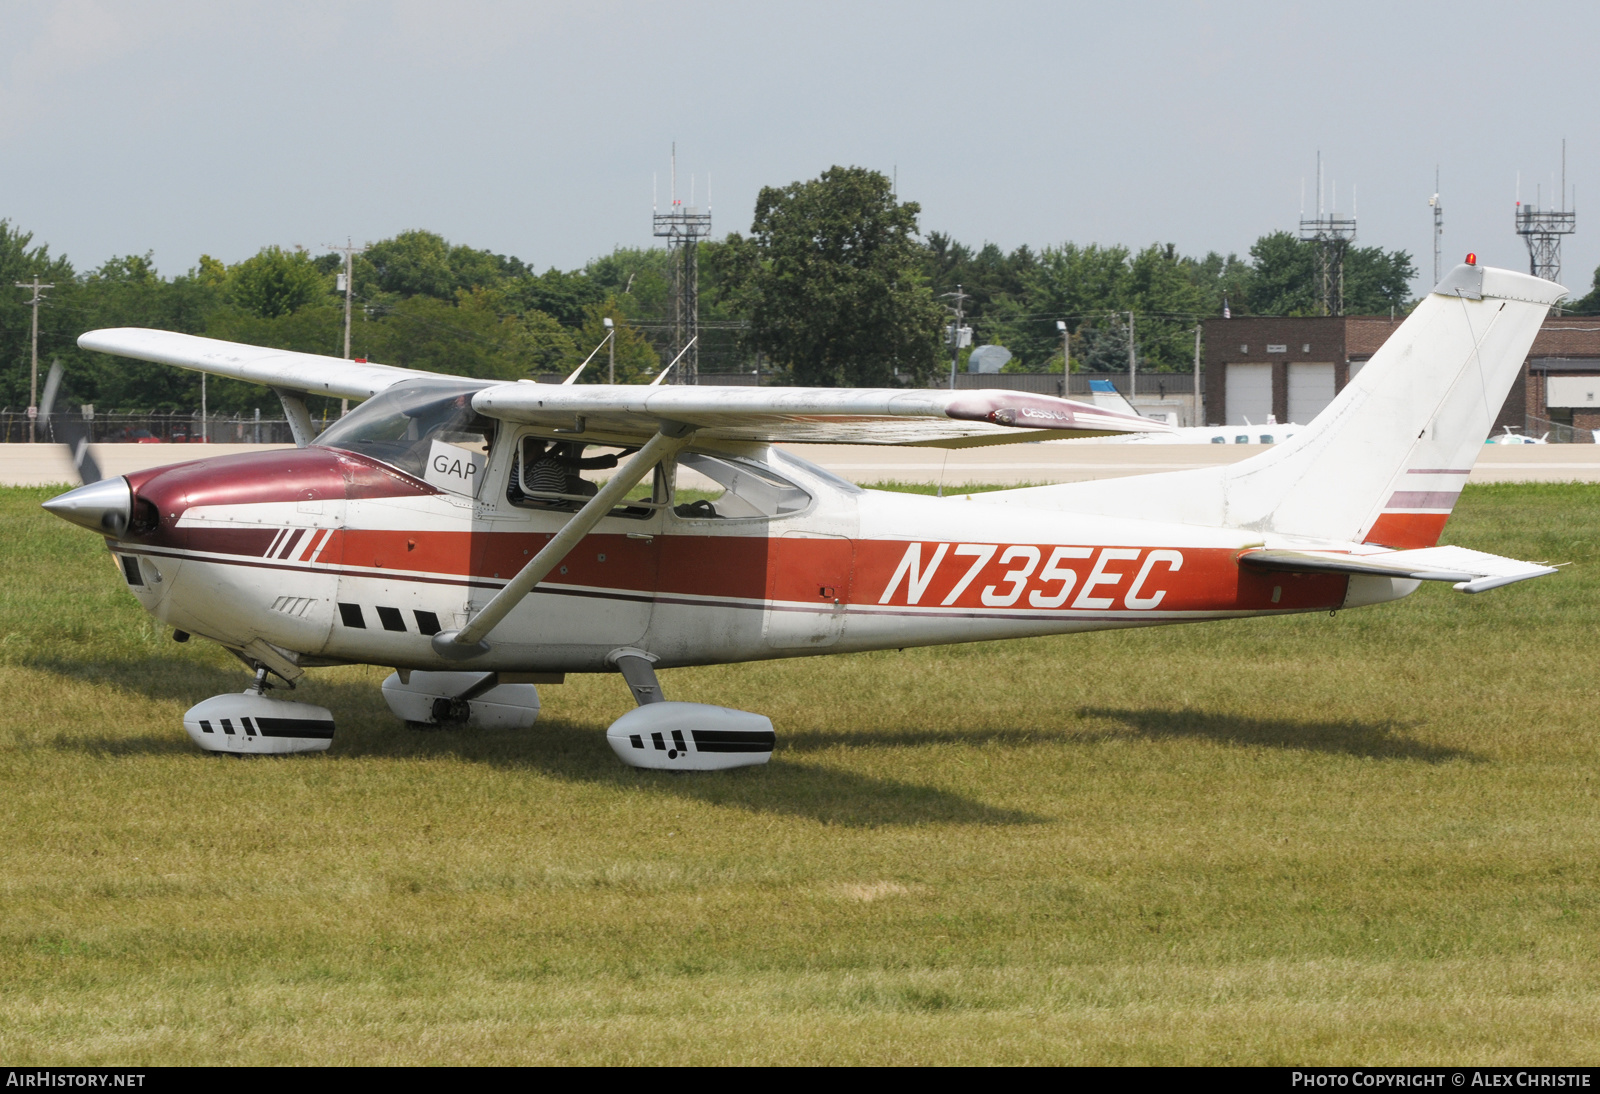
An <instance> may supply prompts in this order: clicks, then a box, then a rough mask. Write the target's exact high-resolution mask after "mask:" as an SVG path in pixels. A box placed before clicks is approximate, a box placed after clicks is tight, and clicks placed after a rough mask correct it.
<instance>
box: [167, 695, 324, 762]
mask: <svg viewBox="0 0 1600 1094" xmlns="http://www.w3.org/2000/svg"><path fill="white" fill-rule="evenodd" d="M183 728H184V729H186V730H188V731H189V736H190V738H191V739H192V740H193V741H194V743H195V744H197V745H199V746H200V747H201V748H203V749H205V750H206V751H207V752H232V753H235V754H236V755H240V756H249V755H269V756H270V755H282V754H284V753H288V752H322V751H325V750H326V749H327V747H328V746H329V745H331V744H333V715H332V714H330V713H328V708H327V707H318V706H312V705H311V704H310V703H290V702H287V701H285V700H283V699H269V698H267V697H266V696H265V695H262V694H260V693H259V692H257V691H255V690H253V689H252V690H250V691H247V692H244V693H243V694H241V695H214V696H212V697H211V698H210V699H207V700H206V701H205V702H203V703H197V704H196V705H194V706H192V707H190V708H189V709H188V710H187V711H186V712H185V713H184V715H183Z"/></svg>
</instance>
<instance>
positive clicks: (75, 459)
mask: <svg viewBox="0 0 1600 1094" xmlns="http://www.w3.org/2000/svg"><path fill="white" fill-rule="evenodd" d="M60 391H61V358H59V357H57V358H54V359H53V360H51V362H50V374H49V375H48V376H46V377H45V381H44V398H42V399H40V400H39V417H40V418H42V419H44V422H45V428H46V429H48V430H49V431H50V435H51V436H52V437H53V438H54V439H55V440H56V442H57V443H58V444H64V445H66V446H67V448H68V449H69V450H70V451H71V452H72V465H73V466H74V467H76V468H77V469H78V476H79V478H81V479H82V480H83V483H84V485H85V486H87V485H88V484H89V483H91V482H99V481H100V480H101V479H102V478H104V477H105V476H104V475H102V474H101V473H100V465H99V464H98V463H96V462H95V458H94V456H93V455H92V454H91V453H90V452H89V442H90V440H91V439H92V435H93V429H92V427H91V426H90V425H89V423H88V422H87V421H85V420H84V419H83V417H82V416H81V415H80V416H79V417H76V418H74V417H72V416H71V415H69V414H63V415H62V416H61V420H60V421H59V422H57V421H55V420H53V419H52V418H51V417H50V413H51V411H53V410H54V409H55V403H56V395H57V394H59V393H60Z"/></svg>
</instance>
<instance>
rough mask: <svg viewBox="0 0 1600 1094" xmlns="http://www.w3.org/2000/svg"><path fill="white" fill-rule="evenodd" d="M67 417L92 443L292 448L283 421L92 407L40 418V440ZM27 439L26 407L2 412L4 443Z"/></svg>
mask: <svg viewBox="0 0 1600 1094" xmlns="http://www.w3.org/2000/svg"><path fill="white" fill-rule="evenodd" d="M67 415H71V416H73V417H76V418H78V419H79V420H80V421H81V422H82V423H83V424H84V425H86V426H88V427H89V439H90V441H91V443H93V444H191V443H198V442H200V441H202V440H205V441H210V442H211V443H212V444H293V443H294V433H293V432H292V431H291V430H290V428H289V422H288V421H287V419H284V418H263V417H260V416H258V415H253V414H212V415H209V416H208V417H207V418H206V419H205V420H204V421H202V420H201V418H200V415H199V414H163V413H159V412H156V411H141V410H129V411H110V412H99V411H95V410H94V409H93V408H79V407H72V408H71V409H68V410H63V411H60V412H58V413H56V414H52V415H51V416H50V418H44V419H40V421H39V426H38V430H37V437H38V439H39V440H40V441H54V440H55V439H56V428H55V422H56V421H57V420H60V419H61V418H63V417H65V416H67ZM333 421H334V419H333V418H326V419H324V418H317V419H313V420H312V423H311V424H312V427H313V428H314V429H315V430H316V431H317V432H318V433H320V432H322V431H323V430H324V429H326V428H327V427H328V426H329V425H331V424H332V423H333ZM74 435H76V434H74ZM27 440H28V410H27V408H26V407H10V406H8V407H3V408H0V442H7V443H12V444H16V443H21V442H25V441H27Z"/></svg>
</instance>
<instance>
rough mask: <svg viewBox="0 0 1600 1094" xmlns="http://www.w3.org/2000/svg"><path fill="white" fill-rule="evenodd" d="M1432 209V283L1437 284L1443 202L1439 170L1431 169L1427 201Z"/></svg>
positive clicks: (1442, 228)
mask: <svg viewBox="0 0 1600 1094" xmlns="http://www.w3.org/2000/svg"><path fill="white" fill-rule="evenodd" d="M1428 204H1429V205H1431V206H1432V207H1433V283H1434V284H1435V285H1437V284H1438V283H1439V236H1440V234H1441V233H1442V232H1443V231H1444V202H1442V201H1440V200H1439V168H1437V167H1435V168H1434V169H1433V197H1431V198H1429V199H1428Z"/></svg>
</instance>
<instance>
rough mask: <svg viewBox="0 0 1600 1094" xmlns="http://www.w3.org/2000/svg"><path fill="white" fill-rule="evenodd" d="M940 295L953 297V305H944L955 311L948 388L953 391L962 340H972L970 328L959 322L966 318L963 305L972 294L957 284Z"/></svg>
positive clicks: (951, 329)
mask: <svg viewBox="0 0 1600 1094" xmlns="http://www.w3.org/2000/svg"><path fill="white" fill-rule="evenodd" d="M940 296H941V297H942V298H946V297H954V298H955V304H954V306H952V305H949V304H946V305H945V307H947V308H949V309H950V310H951V311H952V312H954V313H955V317H956V318H955V322H954V323H952V324H951V325H950V390H951V391H954V390H955V389H956V366H957V365H958V364H960V363H961V347H962V346H963V344H964V343H963V341H962V340H963V339H965V340H966V341H967V342H971V340H972V330H971V328H970V327H967V326H965V325H963V323H962V322H961V321H962V320H963V319H965V318H966V314H967V313H966V311H965V305H966V302H967V301H968V300H971V299H972V294H971V293H966V292H962V291H961V286H960V285H957V286H956V291H955V292H947V293H941V294H940Z"/></svg>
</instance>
